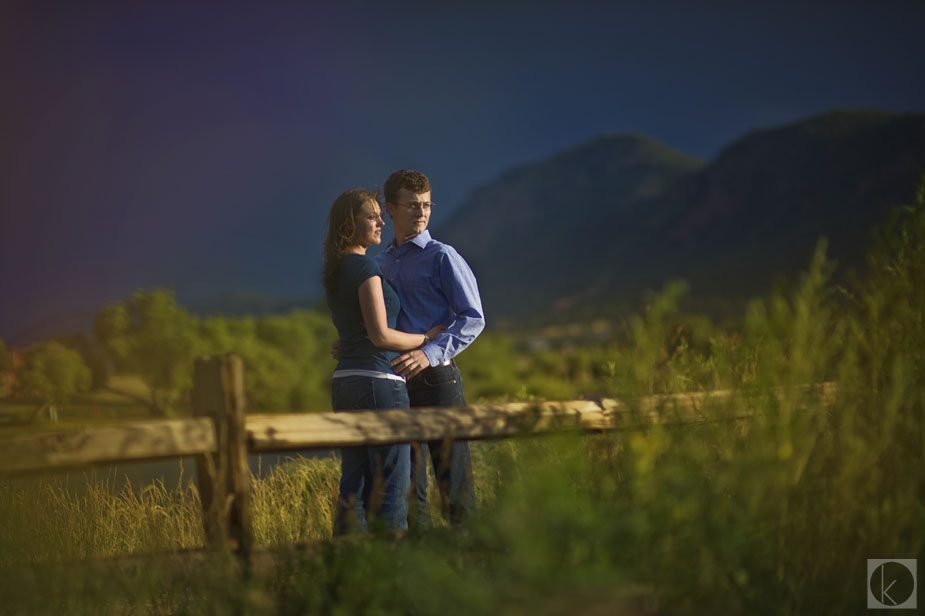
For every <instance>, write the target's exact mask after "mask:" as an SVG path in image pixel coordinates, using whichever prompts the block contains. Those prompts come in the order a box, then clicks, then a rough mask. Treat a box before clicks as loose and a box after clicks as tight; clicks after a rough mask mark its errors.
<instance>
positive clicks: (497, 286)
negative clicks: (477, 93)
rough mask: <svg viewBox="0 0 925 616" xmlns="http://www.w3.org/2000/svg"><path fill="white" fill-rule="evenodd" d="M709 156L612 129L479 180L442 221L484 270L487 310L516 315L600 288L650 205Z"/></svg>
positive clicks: (446, 235)
mask: <svg viewBox="0 0 925 616" xmlns="http://www.w3.org/2000/svg"><path fill="white" fill-rule="evenodd" d="M703 164H704V163H703V162H702V161H700V160H698V159H695V158H692V157H690V156H687V155H685V154H682V153H681V152H678V151H676V150H673V149H671V148H669V147H667V146H665V145H663V144H660V143H658V142H657V141H655V140H653V139H651V138H649V137H645V136H641V135H604V136H601V137H598V138H597V139H595V140H593V141H591V142H590V143H587V144H584V145H581V146H578V147H575V148H572V149H569V150H566V151H564V152H562V153H560V154H558V155H556V156H554V157H552V158H550V159H549V160H545V161H542V162H539V163H536V164H531V165H524V166H521V167H516V168H514V169H511V170H510V171H508V172H506V173H504V174H502V175H501V176H500V177H499V178H498V179H497V180H495V181H494V182H492V183H490V184H487V185H484V186H481V187H479V188H476V189H475V190H474V191H472V193H471V194H470V196H469V197H468V198H467V199H466V200H465V201H464V202H463V203H462V204H461V205H460V206H459V207H457V208H456V209H455V211H454V213H453V216H452V217H451V218H450V219H449V220H447V221H446V222H445V223H444V224H442V225H441V226H440V227H439V229H437V230H436V237H438V238H440V239H441V240H444V241H446V242H448V243H450V244H453V245H454V246H457V247H458V248H459V249H460V250H461V251H462V252H463V254H464V256H465V257H466V258H467V260H469V262H470V264H471V265H472V267H473V269H474V270H475V272H476V274H477V276H478V278H479V284H480V286H481V288H482V290H483V299H484V300H485V302H486V305H487V307H486V309H487V310H489V311H490V312H493V313H496V314H516V313H518V312H520V311H522V310H524V309H531V308H532V307H545V306H549V305H551V304H552V303H554V302H555V300H556V299H558V298H562V297H563V296H564V295H565V294H568V293H576V292H580V291H581V290H583V289H588V288H594V287H595V286H596V285H598V284H600V282H601V275H602V274H604V275H606V274H608V273H609V272H610V270H611V269H612V268H610V267H609V266H608V265H609V264H608V263H606V262H604V261H602V257H603V256H604V255H606V254H607V253H608V251H609V250H610V249H611V245H621V244H627V243H630V242H633V241H634V237H633V236H634V235H635V234H636V233H637V230H638V222H639V221H637V220H636V218H637V217H638V215H639V212H640V211H644V209H645V207H646V204H647V203H649V202H651V200H652V199H654V198H656V197H658V196H659V195H661V194H663V193H664V191H665V190H666V189H667V188H668V187H670V186H672V185H673V184H674V183H675V182H676V181H677V180H678V179H680V178H682V177H685V176H688V175H689V174H691V173H692V172H694V171H696V170H697V169H699V168H701V167H702V166H703Z"/></svg>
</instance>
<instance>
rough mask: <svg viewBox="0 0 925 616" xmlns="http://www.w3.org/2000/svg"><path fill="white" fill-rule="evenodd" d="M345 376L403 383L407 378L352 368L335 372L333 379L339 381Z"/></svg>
mask: <svg viewBox="0 0 925 616" xmlns="http://www.w3.org/2000/svg"><path fill="white" fill-rule="evenodd" d="M344 376H368V377H370V378H373V379H390V380H392V381H401V382H402V383H404V382H405V377H403V376H401V375H399V374H392V373H391V372H378V371H377V370H362V369H359V368H352V369H349V370H335V371H334V374H332V375H331V378H334V379H339V378H341V377H344Z"/></svg>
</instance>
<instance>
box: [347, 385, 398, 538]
mask: <svg viewBox="0 0 925 616" xmlns="http://www.w3.org/2000/svg"><path fill="white" fill-rule="evenodd" d="M331 400H332V402H333V406H334V410H335V411H348V410H351V409H396V408H408V391H407V389H406V388H405V384H404V383H403V382H401V381H395V380H392V379H378V378H374V377H366V376H346V377H337V378H334V379H331ZM410 450H411V447H410V445H408V444H407V443H402V444H397V445H376V446H358V447H341V450H340V460H341V475H340V494H339V496H338V499H337V507H336V509H335V512H334V534H335V535H343V534H345V533H347V532H350V531H356V532H366V531H367V530H368V526H367V518H368V519H369V523H370V524H372V525H373V526H376V527H379V528H387V529H392V530H404V529H407V528H408V489H409V487H410V477H411V458H410Z"/></svg>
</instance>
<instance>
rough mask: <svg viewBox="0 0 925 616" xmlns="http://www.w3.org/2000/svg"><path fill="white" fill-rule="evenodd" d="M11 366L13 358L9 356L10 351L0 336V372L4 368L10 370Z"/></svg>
mask: <svg viewBox="0 0 925 616" xmlns="http://www.w3.org/2000/svg"><path fill="white" fill-rule="evenodd" d="M12 368H13V358H12V357H11V356H10V352H9V351H8V350H7V349H6V343H5V342H4V341H3V338H0V372H2V371H4V370H11V369H12Z"/></svg>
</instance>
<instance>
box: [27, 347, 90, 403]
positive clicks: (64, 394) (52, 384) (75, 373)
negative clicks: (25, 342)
mask: <svg viewBox="0 0 925 616" xmlns="http://www.w3.org/2000/svg"><path fill="white" fill-rule="evenodd" d="M20 378H21V380H22V385H23V388H24V389H25V391H26V392H27V393H28V394H31V395H34V396H36V397H38V398H40V399H42V400H43V401H45V402H48V403H51V404H66V403H67V402H68V401H70V399H71V398H72V397H73V396H74V394H76V393H78V392H82V391H87V390H88V389H89V388H90V383H91V378H90V369H89V368H87V366H86V364H84V362H83V359H82V358H81V356H80V353H78V352H77V351H74V350H72V349H69V348H67V347H65V346H63V345H61V344H59V343H57V342H44V343H42V344H38V345H36V346H34V347H32V348H31V349H29V352H28V353H27V354H26V362H25V366H23V369H22V374H21V375H20Z"/></svg>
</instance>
